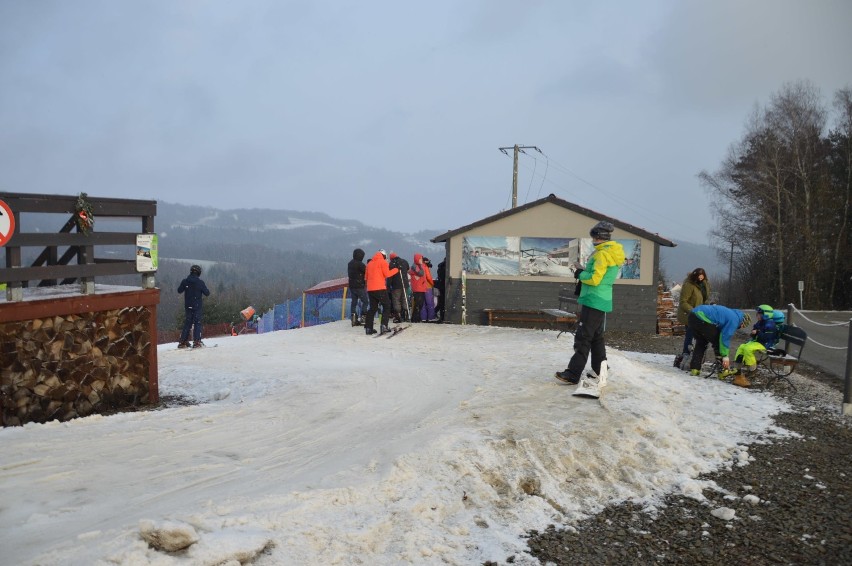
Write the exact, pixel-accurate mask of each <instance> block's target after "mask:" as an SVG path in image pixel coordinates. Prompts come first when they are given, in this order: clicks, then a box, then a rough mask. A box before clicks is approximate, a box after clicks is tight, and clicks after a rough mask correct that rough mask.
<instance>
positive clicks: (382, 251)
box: [379, 248, 388, 259]
mask: <svg viewBox="0 0 852 566" xmlns="http://www.w3.org/2000/svg"><path fill="white" fill-rule="evenodd" d="M379 253H380V254H382V257H383V258H385V259H387V258H388V252H386V251H385V249H384V248H382V249H380V250H379Z"/></svg>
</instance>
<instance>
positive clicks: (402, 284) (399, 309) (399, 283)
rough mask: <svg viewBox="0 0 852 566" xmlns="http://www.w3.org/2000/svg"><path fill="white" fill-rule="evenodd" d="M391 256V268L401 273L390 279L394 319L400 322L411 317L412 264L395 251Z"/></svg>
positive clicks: (389, 287)
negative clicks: (409, 283)
mask: <svg viewBox="0 0 852 566" xmlns="http://www.w3.org/2000/svg"><path fill="white" fill-rule="evenodd" d="M390 258H391V259H390V263H389V266H390V268H391V269H393V268H394V267H396V268H397V269H399V273H397V274H396V275H394V276H393V277H391V278H390V279H388V289H390V294H391V308H392V309H393V310H392V312H393V321H394V322H396V323H399V322H402V321H403V320H409V319H410V318H411V317H410V316H408V294H409V293H408V270H409V269H410V266H409V265H408V262H407V261H405V260H404V259H403V258H401V257H399V256H398V255H396V254H395V253H393V252H391V255H390Z"/></svg>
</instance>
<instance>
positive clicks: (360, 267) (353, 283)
mask: <svg viewBox="0 0 852 566" xmlns="http://www.w3.org/2000/svg"><path fill="white" fill-rule="evenodd" d="M366 269H367V267H366V266H365V265H364V250H362V249H361V248H355V251H353V252H352V260H351V261H350V262H349V265H348V266H347V270H348V272H349V288H350V289H363V288H365V287H366V286H367V280H366V275H365V272H366Z"/></svg>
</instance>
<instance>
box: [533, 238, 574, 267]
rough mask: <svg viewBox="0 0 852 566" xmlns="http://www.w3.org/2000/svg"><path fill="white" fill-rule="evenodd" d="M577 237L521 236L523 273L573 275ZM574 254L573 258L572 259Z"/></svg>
mask: <svg viewBox="0 0 852 566" xmlns="http://www.w3.org/2000/svg"><path fill="white" fill-rule="evenodd" d="M572 242H576V238H529V237H522V238H521V264H520V269H519V272H520V274H521V275H543V276H548V277H573V276H574V269H573V268H572V267H571V265H572V264H573V262H574V261H576V259H577V252H576V248H577V246H576V245H572ZM572 256H573V260H572Z"/></svg>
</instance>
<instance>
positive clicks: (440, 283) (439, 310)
mask: <svg viewBox="0 0 852 566" xmlns="http://www.w3.org/2000/svg"><path fill="white" fill-rule="evenodd" d="M446 282H447V260H446V259H442V260H441V263H439V264H438V278H437V279H435V291H437V293H435V294H436V295H438V305H437V306H436V307H435V314H436V315H437V317H438V322H444V290H445V289H446V285H447V283H446Z"/></svg>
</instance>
